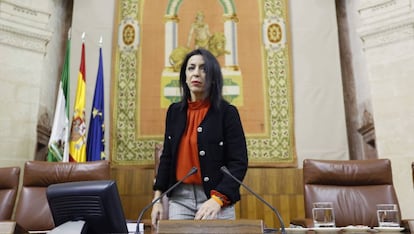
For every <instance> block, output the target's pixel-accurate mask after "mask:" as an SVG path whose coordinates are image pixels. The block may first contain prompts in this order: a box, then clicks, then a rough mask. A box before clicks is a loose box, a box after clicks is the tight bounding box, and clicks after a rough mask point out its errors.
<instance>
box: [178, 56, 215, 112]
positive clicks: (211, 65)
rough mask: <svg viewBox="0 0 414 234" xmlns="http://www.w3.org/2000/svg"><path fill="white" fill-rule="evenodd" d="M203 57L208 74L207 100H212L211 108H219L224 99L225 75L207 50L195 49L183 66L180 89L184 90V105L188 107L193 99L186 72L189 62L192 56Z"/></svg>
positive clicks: (186, 58)
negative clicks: (188, 102)
mask: <svg viewBox="0 0 414 234" xmlns="http://www.w3.org/2000/svg"><path fill="white" fill-rule="evenodd" d="M194 55H201V56H202V57H203V59H204V69H205V73H206V87H207V88H208V90H207V91H208V92H209V93H208V95H207V98H209V99H210V103H211V106H212V107H214V108H218V107H219V106H220V103H221V100H222V99H223V94H222V91H223V74H222V73H221V67H220V64H219V62H218V61H217V59H216V57H214V55H213V54H212V53H211V52H210V51H208V50H206V49H201V48H200V49H195V50H193V51H191V52H190V53H188V54H187V55H186V56H185V58H184V60H183V64H182V66H181V70H180V87H181V90H182V95H181V96H182V97H181V98H182V99H181V101H182V104H183V107H184V105H187V100H189V99H191V93H190V89H189V88H188V86H187V83H186V75H185V71H186V68H187V64H188V60H189V59H190V58H191V56H194Z"/></svg>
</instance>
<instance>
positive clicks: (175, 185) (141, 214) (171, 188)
mask: <svg viewBox="0 0 414 234" xmlns="http://www.w3.org/2000/svg"><path fill="white" fill-rule="evenodd" d="M196 172H197V168H196V167H192V168H191V169H190V171H188V173H187V174H186V175H185V176H184V177H183V178H182V179H181V180H179V181H177V182H176V183H175V184H174V185H173V186H171V187H170V188H169V189H167V190H166V191H165V192H163V193H162V194H161V195H160V196H159V197H157V198H155V199H154V200H153V201H152V202H151V203H150V204H148V205H147V206H145V207H144V209H142V211H141V213H140V214H139V216H138V219H137V228H136V230H135V233H136V234H137V233H139V232H140V230H139V223H140V222H141V220H142V216H143V215H144V213H145V211H147V210H148V209H149V208H150V207H152V206H153V205H154V204H155V203H157V202H158V201H159V200H160V199H161V198H163V197H164V196H165V195H167V194H168V193H169V192H171V191H172V190H173V189H174V188H175V187H177V186H178V185H179V184H181V183H182V182H184V180H186V179H187V178H188V177H190V176H192V175H193V174H194V173H196Z"/></svg>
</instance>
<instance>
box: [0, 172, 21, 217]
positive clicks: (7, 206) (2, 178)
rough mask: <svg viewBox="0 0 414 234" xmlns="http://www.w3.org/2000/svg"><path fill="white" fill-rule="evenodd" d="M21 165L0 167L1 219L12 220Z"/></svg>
mask: <svg viewBox="0 0 414 234" xmlns="http://www.w3.org/2000/svg"><path fill="white" fill-rule="evenodd" d="M19 179H20V167H3V168H0V220H11V219H12V215H13V210H14V205H15V203H16V197H17V191H18V188H19Z"/></svg>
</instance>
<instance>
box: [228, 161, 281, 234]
mask: <svg viewBox="0 0 414 234" xmlns="http://www.w3.org/2000/svg"><path fill="white" fill-rule="evenodd" d="M220 170H221V171H222V172H224V173H226V174H227V175H229V176H230V177H231V178H232V179H233V180H235V181H236V182H237V183H239V184H240V185H241V186H243V187H244V188H245V189H247V191H249V192H250V193H251V194H253V195H254V196H256V197H257V198H258V199H259V200H260V201H261V202H263V203H264V204H265V205H266V206H268V207H269V208H270V209H271V210H272V211H273V212H274V213H275V214H276V217H277V219H278V220H279V223H280V229H281V233H282V234H286V230H285V224H284V222H283V220H282V216H280V214H279V212H278V211H277V210H276V208H275V207H273V206H272V205H270V204H269V203H268V202H267V201H266V200H264V199H263V198H262V197H260V196H259V194H257V193H255V192H254V191H253V190H251V189H250V188H249V187H247V185H245V184H243V182H241V181H240V180H239V179H237V178H236V177H235V176H234V175H233V174H231V173H230V171H229V170H228V169H227V168H226V167H225V166H222V167H221V168H220Z"/></svg>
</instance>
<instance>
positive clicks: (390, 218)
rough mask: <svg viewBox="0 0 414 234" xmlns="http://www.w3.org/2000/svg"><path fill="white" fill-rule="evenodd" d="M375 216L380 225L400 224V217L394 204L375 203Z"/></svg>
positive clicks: (391, 225) (397, 225)
mask: <svg viewBox="0 0 414 234" xmlns="http://www.w3.org/2000/svg"><path fill="white" fill-rule="evenodd" d="M377 218H378V225H379V226H380V227H399V226H400V218H399V213H398V207H397V205H396V204H377Z"/></svg>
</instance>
